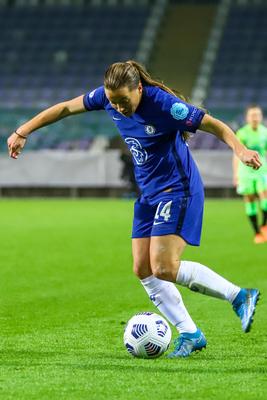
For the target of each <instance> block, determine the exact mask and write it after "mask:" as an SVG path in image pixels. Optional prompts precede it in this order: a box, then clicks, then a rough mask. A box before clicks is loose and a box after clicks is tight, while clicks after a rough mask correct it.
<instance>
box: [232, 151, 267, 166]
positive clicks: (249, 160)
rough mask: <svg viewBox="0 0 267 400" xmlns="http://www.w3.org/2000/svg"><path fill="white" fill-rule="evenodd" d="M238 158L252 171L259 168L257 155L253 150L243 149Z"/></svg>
mask: <svg viewBox="0 0 267 400" xmlns="http://www.w3.org/2000/svg"><path fill="white" fill-rule="evenodd" d="M238 158H239V159H240V160H241V161H242V162H243V163H244V164H245V165H247V166H248V167H251V168H253V169H259V168H260V167H261V165H262V164H261V160H260V157H259V153H258V152H257V151H254V150H249V149H245V150H243V151H242V152H241V153H240V154H239V155H238Z"/></svg>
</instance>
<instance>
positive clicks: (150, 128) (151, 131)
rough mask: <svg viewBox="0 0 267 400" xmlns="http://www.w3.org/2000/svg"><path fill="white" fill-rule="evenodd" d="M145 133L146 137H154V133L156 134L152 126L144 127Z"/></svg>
mask: <svg viewBox="0 0 267 400" xmlns="http://www.w3.org/2000/svg"><path fill="white" fill-rule="evenodd" d="M145 132H146V133H147V134H148V135H154V133H155V132H156V128H155V127H154V126H153V125H146V126H145Z"/></svg>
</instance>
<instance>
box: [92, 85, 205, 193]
mask: <svg viewBox="0 0 267 400" xmlns="http://www.w3.org/2000/svg"><path fill="white" fill-rule="evenodd" d="M84 106H85V108H86V109H87V110H89V111H91V110H103V109H104V110H106V112H107V113H108V114H109V115H110V117H111V119H112V120H113V122H114V123H115V124H116V125H117V127H118V129H119V131H120V134H121V136H122V137H123V139H124V141H125V143H126V144H127V146H128V148H129V150H130V152H131V153H132V156H133V161H134V167H135V178H136V181H137V184H138V186H139V188H140V190H141V192H142V195H143V196H144V197H145V198H147V199H153V197H155V196H156V195H157V194H158V193H160V192H162V191H164V190H166V189H168V188H173V189H174V190H175V191H176V192H177V193H178V194H179V195H180V196H190V195H193V194H195V193H197V192H199V191H200V190H202V189H203V184H202V181H201V177H200V174H199V172H198V169H197V166H196V164H195V162H194V160H193V158H192V156H191V154H190V151H189V148H188V145H187V143H186V142H185V141H184V139H183V137H182V135H181V133H182V132H183V131H190V132H195V131H196V130H197V128H198V127H199V125H200V122H201V120H202V118H203V116H204V111H202V110H200V109H199V108H197V107H195V106H193V105H191V104H188V103H185V102H183V101H182V100H181V99H179V98H178V97H176V96H173V95H171V94H169V93H168V92H166V91H164V90H162V89H161V88H159V87H158V86H148V85H147V86H144V87H143V93H142V98H141V101H140V103H139V105H138V107H137V109H136V112H135V113H134V114H132V115H131V116H130V117H126V116H124V115H122V114H120V113H119V112H118V111H116V110H115V109H114V108H113V107H112V106H111V104H110V102H109V100H108V98H107V97H106V95H105V91H104V87H103V86H100V87H99V88H97V89H95V90H93V91H92V92H90V93H87V94H85V96H84Z"/></svg>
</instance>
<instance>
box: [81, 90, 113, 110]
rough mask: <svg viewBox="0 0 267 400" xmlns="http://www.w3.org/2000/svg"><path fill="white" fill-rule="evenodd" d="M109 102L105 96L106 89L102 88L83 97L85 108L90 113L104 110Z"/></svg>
mask: <svg viewBox="0 0 267 400" xmlns="http://www.w3.org/2000/svg"><path fill="white" fill-rule="evenodd" d="M107 102H108V100H107V97H106V95H105V91H104V87H103V86H100V87H98V88H97V89H94V90H92V91H91V92H88V93H86V94H85V95H84V97H83V104H84V107H85V108H86V109H87V110H88V111H93V110H104V108H105V105H106V104H107Z"/></svg>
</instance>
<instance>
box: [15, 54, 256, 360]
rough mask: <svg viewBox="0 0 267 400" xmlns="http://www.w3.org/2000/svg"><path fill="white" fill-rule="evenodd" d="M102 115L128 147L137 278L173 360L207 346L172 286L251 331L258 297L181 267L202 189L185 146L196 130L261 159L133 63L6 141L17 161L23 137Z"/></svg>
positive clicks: (249, 160) (185, 264) (248, 158)
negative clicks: (219, 305)
mask: <svg viewBox="0 0 267 400" xmlns="http://www.w3.org/2000/svg"><path fill="white" fill-rule="evenodd" d="M102 109H104V110H106V112H107V113H108V114H109V115H110V117H111V119H113V121H114V123H115V124H116V125H117V127H118V129H119V131H120V133H121V135H122V137H123V139H124V141H125V143H126V144H127V146H128V147H129V149H130V151H131V153H132V156H133V160H134V164H135V176H136V180H137V182H138V185H139V187H140V190H141V193H142V195H141V196H140V198H138V200H137V201H136V203H135V206H134V220H133V230H132V238H133V241H132V249H133V259H134V272H135V274H136V275H137V276H138V278H139V279H140V280H141V284H142V285H143V286H144V288H145V290H146V292H147V293H148V295H149V297H150V299H151V301H152V302H153V303H154V305H155V306H156V307H157V308H158V309H159V310H160V312H161V313H162V314H163V315H164V316H165V317H166V318H167V319H168V320H169V321H170V322H171V323H172V324H173V325H174V326H176V328H177V330H178V331H179V333H180V336H179V339H178V340H176V342H175V348H174V351H173V352H172V353H171V354H170V355H169V357H171V358H176V357H187V356H189V355H190V353H192V352H193V351H197V350H201V349H202V348H203V347H206V343H207V341H206V338H205V336H204V334H203V333H202V331H201V330H200V329H199V328H197V327H196V325H195V323H194V322H193V320H192V318H191V317H190V315H189V313H188V312H187V310H186V308H185V306H184V303H183V301H182V298H181V295H180V293H179V291H178V289H177V287H176V286H175V285H174V283H177V284H180V285H183V286H187V287H188V288H189V289H191V290H193V291H196V292H200V293H203V294H206V295H208V296H213V297H217V298H220V299H224V300H227V301H229V302H230V303H231V304H232V305H233V309H234V311H235V312H236V314H237V315H238V317H239V318H240V320H241V323H242V328H243V330H244V332H248V331H249V329H250V326H251V323H252V318H253V314H254V311H255V307H256V303H257V300H258V297H259V291H258V290H257V289H241V288H240V287H238V286H236V285H234V284H232V283H230V282H228V281H227V280H226V279H224V278H222V277H221V276H219V275H218V274H216V273H215V272H213V271H212V270H210V269H209V268H208V267H206V266H204V265H202V264H199V263H196V262H192V261H181V255H182V253H183V250H184V248H185V246H186V244H190V245H193V246H198V245H199V243H200V235H201V226H202V214H203V202H204V194H203V184H202V181H201V177H200V174H199V172H198V169H197V167H196V164H195V162H194V161H193V159H192V157H191V154H190V151H189V148H188V145H187V143H186V140H185V138H186V133H185V132H186V131H190V132H195V131H196V129H197V128H200V129H202V130H204V131H207V132H211V133H213V134H214V135H216V136H217V137H218V138H220V139H221V140H223V141H224V142H226V143H227V144H228V145H229V146H230V147H231V148H232V149H233V151H234V153H235V154H236V156H237V157H238V158H239V159H240V160H241V161H242V162H243V163H244V164H245V165H248V166H250V167H252V168H255V169H258V168H259V167H260V166H261V162H260V159H259V156H258V153H257V152H256V151H253V150H248V149H247V148H246V147H245V146H244V145H243V144H241V143H240V142H239V140H238V139H237V138H236V136H235V134H234V133H233V132H232V131H231V129H230V128H229V127H228V126H226V125H225V124H224V123H223V122H221V121H219V120H217V119H215V118H212V117H211V116H209V115H207V114H205V113H204V111H202V110H201V109H199V108H196V107H194V106H193V105H191V104H188V103H186V102H185V101H183V100H182V98H181V97H180V96H176V94H175V93H174V92H173V91H172V90H171V89H169V88H168V87H167V86H165V85H164V84H163V83H161V82H159V81H157V80H154V79H153V78H152V77H151V76H150V75H149V74H148V73H147V72H146V70H145V69H144V68H143V67H142V66H141V65H140V64H138V63H137V62H134V61H127V62H119V63H115V64H112V65H110V66H109V68H108V69H107V71H106V74H105V77H104V85H103V86H101V87H99V88H97V89H95V90H93V91H91V92H89V93H86V94H85V95H81V96H79V97H77V98H75V99H73V100H70V101H65V102H62V103H59V104H56V105H54V106H53V107H51V108H48V109H46V110H44V111H43V112H41V113H40V114H38V115H36V116H35V117H34V118H33V119H31V120H29V121H28V122H26V123H25V124H23V125H21V126H20V127H19V128H17V129H16V130H15V132H14V133H12V135H11V136H10V137H9V138H8V148H9V154H10V156H11V157H12V158H17V157H18V155H19V154H20V152H21V150H22V148H23V146H24V145H25V142H26V139H27V137H28V136H29V135H30V133H32V132H33V131H35V130H36V129H39V128H41V127H43V126H45V125H48V124H51V123H53V122H55V121H58V120H60V119H61V118H64V117H67V116H69V115H73V114H78V113H82V112H84V111H93V110H102Z"/></svg>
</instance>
